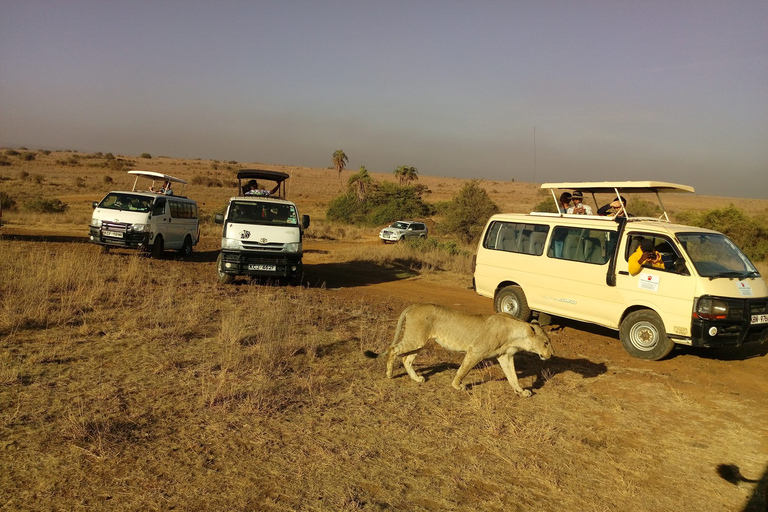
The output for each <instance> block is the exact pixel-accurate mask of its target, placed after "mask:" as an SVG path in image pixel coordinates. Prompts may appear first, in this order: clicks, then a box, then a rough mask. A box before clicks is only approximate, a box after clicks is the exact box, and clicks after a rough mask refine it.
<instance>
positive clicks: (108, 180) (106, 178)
mask: <svg viewBox="0 0 768 512" xmlns="http://www.w3.org/2000/svg"><path fill="white" fill-rule="evenodd" d="M102 181H103V182H104V184H105V185H110V184H112V183H114V182H115V180H113V179H112V176H110V175H109V174H106V175H104V178H102Z"/></svg>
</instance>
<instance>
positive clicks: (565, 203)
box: [558, 192, 571, 213]
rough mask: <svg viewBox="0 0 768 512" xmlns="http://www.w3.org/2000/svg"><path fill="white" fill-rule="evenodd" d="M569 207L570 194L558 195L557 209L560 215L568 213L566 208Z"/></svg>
mask: <svg viewBox="0 0 768 512" xmlns="http://www.w3.org/2000/svg"><path fill="white" fill-rule="evenodd" d="M570 205H571V193H570V192H563V193H562V194H560V206H559V207H558V209H559V210H560V213H568V207H570Z"/></svg>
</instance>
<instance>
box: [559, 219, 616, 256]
mask: <svg viewBox="0 0 768 512" xmlns="http://www.w3.org/2000/svg"><path fill="white" fill-rule="evenodd" d="M615 250H616V232H615V231H604V230H602V229H584V228H573V227H565V226H558V227H556V228H555V229H553V230H552V241H551V242H550V244H549V250H548V251H547V256H549V257H550V258H557V259H561V260H570V261H582V262H584V263H595V264H598V265H603V264H605V263H606V262H608V260H610V259H611V255H612V254H613V251H615Z"/></svg>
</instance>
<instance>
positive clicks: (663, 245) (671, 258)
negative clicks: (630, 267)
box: [624, 233, 689, 275]
mask: <svg viewBox="0 0 768 512" xmlns="http://www.w3.org/2000/svg"><path fill="white" fill-rule="evenodd" d="M645 238H649V239H651V240H652V241H653V246H654V248H655V249H656V251H658V252H659V253H660V254H661V261H662V262H664V268H663V269H656V270H664V271H666V272H675V273H678V274H683V275H689V272H688V269H687V267H686V266H685V263H684V261H683V260H682V255H681V254H680V252H679V251H678V249H677V248H676V247H675V244H674V242H672V240H671V239H670V238H669V237H666V236H662V235H659V234H656V233H630V234H629V235H627V245H626V250H625V251H624V261H627V262H629V257H630V256H631V255H632V253H634V252H635V251H636V250H637V248H638V247H640V242H642V241H643V239H645ZM678 260H680V261H678Z"/></svg>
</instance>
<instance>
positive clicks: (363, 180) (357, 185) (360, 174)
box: [347, 165, 373, 202]
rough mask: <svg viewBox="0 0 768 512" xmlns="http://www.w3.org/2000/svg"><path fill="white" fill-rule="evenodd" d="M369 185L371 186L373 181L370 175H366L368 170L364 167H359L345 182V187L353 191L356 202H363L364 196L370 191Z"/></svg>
mask: <svg viewBox="0 0 768 512" xmlns="http://www.w3.org/2000/svg"><path fill="white" fill-rule="evenodd" d="M371 185H373V179H372V178H371V175H370V174H368V169H366V168H365V166H364V165H361V166H360V170H359V171H357V172H356V173H355V174H353V175H352V176H350V177H349V180H348V181H347V187H349V188H352V189H354V190H355V194H357V200H358V202H362V201H364V200H365V196H366V194H368V191H369V190H370V189H371Z"/></svg>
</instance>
